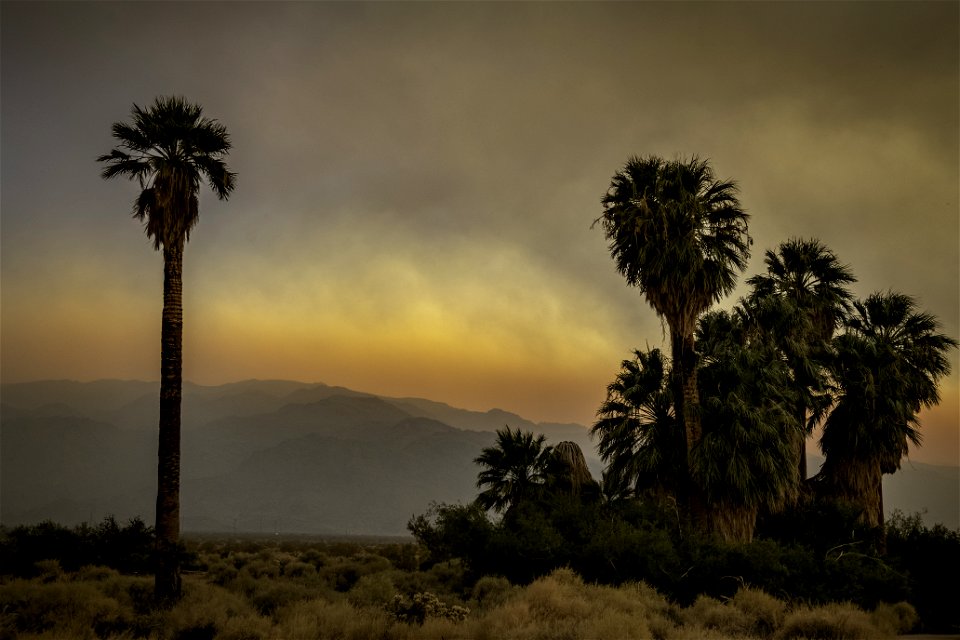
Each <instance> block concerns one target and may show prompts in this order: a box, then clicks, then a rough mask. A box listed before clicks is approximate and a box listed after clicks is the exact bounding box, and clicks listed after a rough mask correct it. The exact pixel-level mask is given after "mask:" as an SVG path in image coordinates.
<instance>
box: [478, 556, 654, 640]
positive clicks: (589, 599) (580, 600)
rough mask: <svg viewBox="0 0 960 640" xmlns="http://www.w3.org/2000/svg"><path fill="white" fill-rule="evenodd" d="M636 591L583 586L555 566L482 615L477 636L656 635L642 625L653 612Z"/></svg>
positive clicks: (532, 637)
mask: <svg viewBox="0 0 960 640" xmlns="http://www.w3.org/2000/svg"><path fill="white" fill-rule="evenodd" d="M636 595H638V593H637V592H636V591H634V592H633V593H631V591H630V590H629V589H616V588H613V587H598V586H591V585H585V584H584V583H583V581H582V580H581V579H580V577H579V576H577V574H575V573H574V572H573V571H571V570H569V569H559V570H557V571H555V572H553V573H552V574H550V575H549V576H547V577H545V578H541V579H539V580H536V581H535V582H533V583H532V584H531V585H530V586H528V587H526V588H525V589H522V590H518V591H516V593H514V594H513V595H511V596H510V597H509V598H508V599H507V600H506V602H504V604H503V605H501V606H499V607H496V608H494V609H491V610H489V611H487V612H485V613H484V614H482V615H481V616H480V618H479V620H478V621H477V622H476V624H475V625H474V628H475V629H476V632H475V633H476V636H475V637H476V638H478V639H480V640H482V639H486V638H490V639H493V638H504V639H516V640H520V639H523V640H527V639H531V640H532V639H544V640H546V639H548V638H550V639H564V638H568V639H570V640H575V639H579V638H624V639H626V638H642V639H644V640H646V639H649V638H652V637H654V634H653V633H652V632H651V630H650V628H649V627H648V626H647V624H646V617H645V614H646V613H647V612H648V611H650V610H651V608H649V607H648V606H647V604H646V603H645V602H644V601H643V599H642V598H638V597H635V596H636Z"/></svg>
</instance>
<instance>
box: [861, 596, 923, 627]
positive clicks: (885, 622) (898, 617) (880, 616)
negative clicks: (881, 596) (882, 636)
mask: <svg viewBox="0 0 960 640" xmlns="http://www.w3.org/2000/svg"><path fill="white" fill-rule="evenodd" d="M871 618H873V623H874V624H875V625H876V626H877V627H879V628H880V629H883V630H885V631H887V632H888V633H890V634H891V635H900V634H904V633H907V632H909V631H911V630H912V629H913V628H914V626H916V624H917V621H918V618H917V610H916V609H914V608H913V606H911V605H910V604H909V603H907V602H898V603H896V604H887V603H885V602H881V603H880V604H879V605H877V608H876V609H874V610H873V613H872V614H871Z"/></svg>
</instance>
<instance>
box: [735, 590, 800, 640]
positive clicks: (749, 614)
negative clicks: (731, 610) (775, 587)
mask: <svg viewBox="0 0 960 640" xmlns="http://www.w3.org/2000/svg"><path fill="white" fill-rule="evenodd" d="M731 604H732V605H733V606H734V607H735V608H736V609H737V610H739V611H741V612H742V613H743V614H744V616H745V617H746V619H747V626H746V630H747V631H748V632H749V633H750V634H752V635H754V636H757V637H759V638H769V637H771V636H772V635H773V634H774V632H776V631H777V629H779V628H780V626H781V625H782V624H783V619H784V616H785V615H786V611H787V605H786V604H784V603H783V602H781V601H780V600H777V599H776V598H774V597H773V596H771V595H770V594H769V593H766V592H764V591H761V590H760V589H752V588H750V587H747V588H744V589H740V590H739V591H737V593H736V595H734V596H733V600H732V601H731Z"/></svg>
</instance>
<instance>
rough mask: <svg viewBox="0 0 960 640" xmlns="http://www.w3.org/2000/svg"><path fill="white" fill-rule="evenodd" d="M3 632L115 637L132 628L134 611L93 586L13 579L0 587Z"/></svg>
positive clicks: (14, 634)
mask: <svg viewBox="0 0 960 640" xmlns="http://www.w3.org/2000/svg"><path fill="white" fill-rule="evenodd" d="M0 611H2V612H4V618H3V632H4V634H5V635H10V636H12V637H17V636H18V635H20V634H24V633H28V634H48V635H50V636H52V637H59V638H76V639H78V640H86V639H91V640H92V639H95V638H104V637H109V636H114V635H117V634H119V633H122V632H124V631H125V630H127V629H129V628H131V627H132V626H133V614H132V611H129V610H128V609H125V608H124V607H123V606H122V605H121V604H120V602H118V601H117V600H116V599H114V598H111V597H109V596H107V595H105V594H104V593H103V592H102V591H100V590H99V589H98V588H97V587H96V586H95V585H94V584H93V583H81V582H69V581H59V582H54V583H49V582H47V583H44V582H42V581H41V580H39V579H35V580H23V579H18V580H12V581H10V582H8V583H5V584H2V585H0Z"/></svg>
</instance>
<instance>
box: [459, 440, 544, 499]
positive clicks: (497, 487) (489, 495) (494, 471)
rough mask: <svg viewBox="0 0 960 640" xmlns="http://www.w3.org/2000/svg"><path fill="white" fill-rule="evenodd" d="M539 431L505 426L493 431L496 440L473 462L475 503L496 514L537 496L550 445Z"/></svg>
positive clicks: (541, 484) (541, 483)
mask: <svg viewBox="0 0 960 640" xmlns="http://www.w3.org/2000/svg"><path fill="white" fill-rule="evenodd" d="M545 440H546V438H545V437H544V436H543V435H542V434H541V435H538V436H536V437H534V435H533V433H531V432H529V431H526V432H521V431H520V429H516V430H513V429H511V428H510V427H509V426H505V427H504V428H503V429H498V430H497V443H496V445H494V446H492V447H486V448H484V449H483V451H482V452H481V453H480V455H479V456H478V457H477V458H476V459H475V460H474V462H475V463H476V464H478V465H480V467H481V469H480V473H479V475H478V476H477V488H478V489H482V491H481V492H480V494H479V495H478V496H477V500H476V502H477V504H479V505H480V506H481V507H483V508H484V509H493V510H494V511H496V512H498V513H504V512H507V513H508V514H509V512H510V511H511V510H512V509H513V508H514V507H516V506H518V505H519V504H521V503H523V502H525V501H529V500H532V499H534V498H536V497H538V493H539V491H540V490H541V489H542V488H543V485H544V483H545V482H546V481H547V468H548V465H549V461H550V456H551V448H550V447H547V446H545V445H544V441H545Z"/></svg>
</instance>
